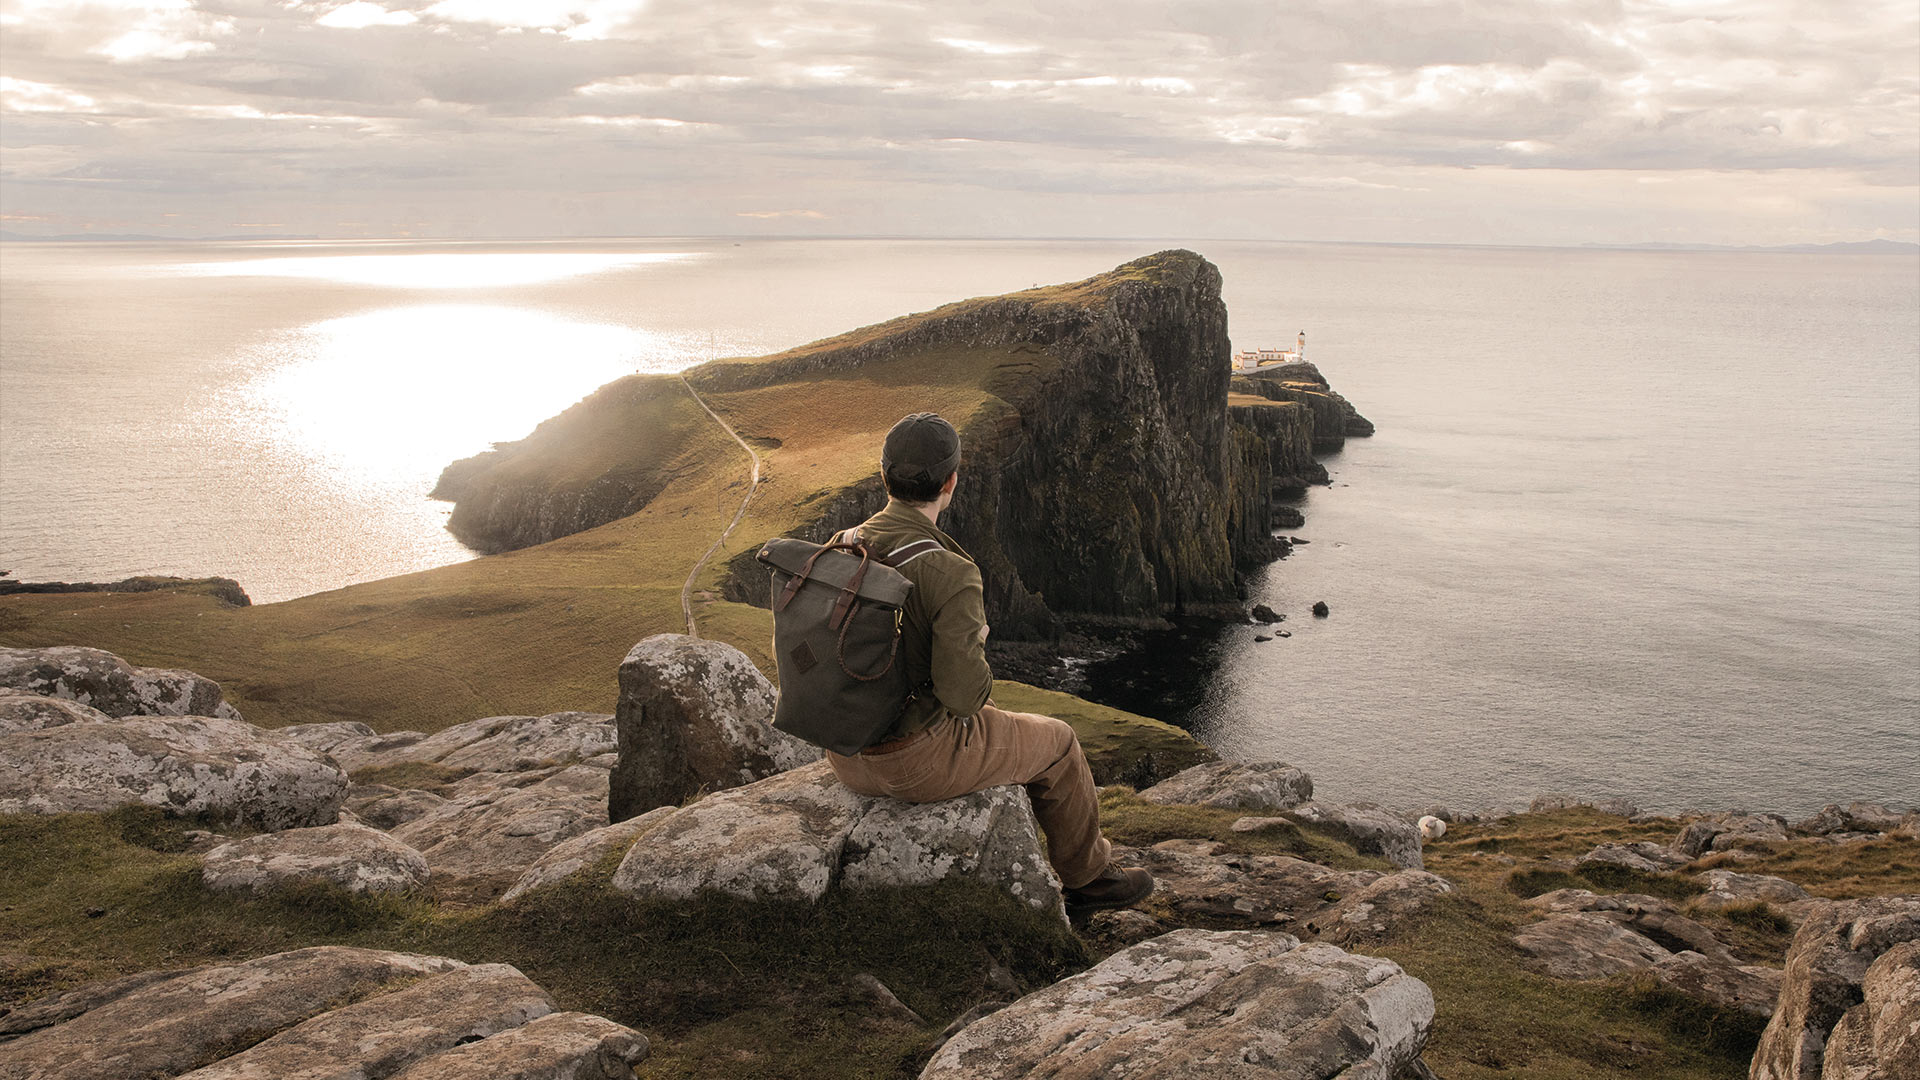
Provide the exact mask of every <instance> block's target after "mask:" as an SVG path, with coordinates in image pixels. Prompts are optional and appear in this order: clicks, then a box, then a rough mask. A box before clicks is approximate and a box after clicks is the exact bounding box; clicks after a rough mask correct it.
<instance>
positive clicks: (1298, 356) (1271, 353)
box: [1233, 330, 1307, 371]
mask: <svg viewBox="0 0 1920 1080" xmlns="http://www.w3.org/2000/svg"><path fill="white" fill-rule="evenodd" d="M1306 358H1307V332H1306V331H1305V330H1302V331H1300V337H1299V338H1298V339H1297V340H1296V342H1295V344H1294V347H1293V348H1291V349H1242V350H1241V351H1239V352H1237V353H1234V354H1233V370H1235V371H1254V370H1257V369H1259V368H1263V367H1266V366H1267V365H1268V364H1290V363H1293V362H1294V361H1296V360H1305V359H1306Z"/></svg>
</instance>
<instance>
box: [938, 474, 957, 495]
mask: <svg viewBox="0 0 1920 1080" xmlns="http://www.w3.org/2000/svg"><path fill="white" fill-rule="evenodd" d="M959 482H960V470H959V469H955V470H953V471H952V472H950V473H948V474H947V482H946V483H944V484H941V485H940V494H942V495H951V494H953V488H954V485H955V484H958V483H959Z"/></svg>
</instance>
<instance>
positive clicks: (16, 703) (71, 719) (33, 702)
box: [0, 687, 113, 735]
mask: <svg viewBox="0 0 1920 1080" xmlns="http://www.w3.org/2000/svg"><path fill="white" fill-rule="evenodd" d="M111 719H113V717H111V716H108V715H107V714H106V713H103V712H101V711H100V710H99V709H96V708H94V707H93V706H91V705H82V704H80V703H79V702H77V701H69V700H67V699H66V698H57V697H48V696H47V695H45V694H34V693H29V692H28V691H25V690H15V689H13V688H12V687H0V735H4V734H6V733H7V732H10V731H41V730H44V729H46V728H50V727H59V726H61V725H62V724H95V723H100V722H102V721H106V720H111Z"/></svg>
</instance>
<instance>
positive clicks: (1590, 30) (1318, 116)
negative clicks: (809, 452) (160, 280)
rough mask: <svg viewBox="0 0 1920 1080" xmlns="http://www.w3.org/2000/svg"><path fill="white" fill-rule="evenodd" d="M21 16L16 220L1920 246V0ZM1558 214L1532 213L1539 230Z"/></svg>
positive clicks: (611, 1) (142, 4) (368, 2)
mask: <svg viewBox="0 0 1920 1080" xmlns="http://www.w3.org/2000/svg"><path fill="white" fill-rule="evenodd" d="M0 20H4V22H5V32H6V34H7V38H8V48H7V50H6V53H5V55H4V56H0V73H3V74H4V78H5V80H6V81H5V82H0V112H3V113H4V115H5V118H6V123H5V125H4V129H0V142H4V146H5V148H6V153H7V159H8V160H7V170H8V171H7V173H6V175H7V177H8V186H9V190H8V206H9V209H10V210H11V209H14V208H16V206H17V207H18V208H20V209H21V210H23V211H32V212H41V211H46V212H57V213H70V214H81V213H84V212H85V209H86V208H87V207H92V206H98V207H99V208H100V211H99V212H100V213H101V214H103V215H104V214H106V213H108V212H109V211H111V212H112V213H114V214H117V215H132V216H135V217H137V216H138V215H139V213H140V209H139V205H138V200H139V198H140V197H142V196H141V193H143V192H144V193H148V194H149V195H151V196H152V197H154V198H156V199H157V198H158V197H159V195H160V194H161V193H164V194H165V195H166V197H167V198H168V199H169V200H172V202H169V203H168V205H167V210H168V212H177V211H178V210H179V207H177V206H175V205H173V202H182V201H184V202H185V203H187V204H191V205H193V206H198V207H200V208H201V209H200V210H194V211H191V212H190V214H189V217H191V216H192V214H197V213H202V212H204V213H205V214H207V215H214V214H216V212H218V213H225V211H224V210H223V209H222V208H223V207H225V206H228V205H231V204H232V203H233V202H234V201H235V200H251V202H250V203H249V206H250V210H249V213H250V214H251V215H252V218H253V219H254V220H261V221H282V220H289V221H290V222H291V227H294V228H296V229H301V230H302V231H324V229H325V228H327V227H330V226H331V224H332V223H335V222H339V221H355V222H358V221H372V222H376V223H377V222H379V221H386V220H399V219H403V218H404V220H406V221H407V222H408V223H409V224H410V226H411V223H413V222H418V221H423V220H430V219H433V218H434V214H435V213H436V208H438V207H446V208H449V209H448V210H447V214H448V217H447V218H446V219H445V220H444V222H443V223H442V224H440V225H438V226H433V227H439V228H446V229H462V228H472V229H477V230H480V231H483V232H489V233H494V234H499V233H508V232H519V231H523V230H526V229H533V228H536V225H535V222H536V221H544V222H548V223H553V222H560V223H567V222H578V223H579V224H578V227H579V228H580V229H582V230H583V231H587V232H592V233H595V234H606V233H609V232H615V231H620V230H622V229H636V228H653V229H659V230H661V231H668V232H684V231H686V230H687V229H689V228H693V227H696V226H697V227H702V228H711V229H725V228H730V227H734V226H736V225H738V224H739V223H740V222H741V221H742V220H765V221H770V222H773V221H778V222H782V223H784V224H785V225H789V226H792V227H795V228H799V227H802V226H804V225H805V224H806V223H807V222H809V221H816V220H823V219H825V218H831V219H832V220H833V221H834V223H835V228H836V229H847V230H852V231H861V230H868V229H872V230H877V231H914V230H915V229H916V228H922V227H924V228H929V229H936V230H937V229H945V228H961V227H964V223H965V222H967V221H968V220H970V219H971V220H977V221H979V222H982V223H987V224H990V225H991V227H992V229H993V230H994V231H998V232H1007V231H1021V230H1028V231H1035V232H1053V231H1055V230H1056V227H1057V225H1058V223H1060V222H1062V221H1065V220H1084V221H1089V222H1106V223H1108V224H1105V225H1102V226H1100V227H1102V228H1110V229H1114V230H1118V231H1120V232H1123V233H1125V234H1128V235H1137V234H1140V233H1143V232H1152V231H1155V228H1156V227H1155V226H1153V225H1151V224H1148V223H1147V222H1145V221H1139V220H1130V219H1129V215H1140V214H1146V215H1150V216H1151V220H1154V221H1161V222H1165V223H1167V226H1166V227H1171V226H1172V225H1174V224H1177V223H1198V222H1203V221H1206V220H1213V221H1216V222H1217V224H1216V225H1214V226H1212V228H1214V229H1217V230H1222V231H1227V232H1232V231H1235V230H1243V229H1253V230H1264V231H1265V232H1268V233H1274V234H1278V235H1292V234H1295V232H1297V230H1298V229H1300V228H1302V227H1304V225H1305V224H1311V226H1312V227H1314V228H1320V227H1325V228H1335V227H1338V225H1339V223H1340V222H1341V221H1343V220H1344V221H1354V222H1361V221H1366V222H1371V221H1373V220H1375V219H1379V220H1387V219H1389V218H1390V219H1391V220H1393V221H1395V222H1399V223H1404V222H1405V221H1407V220H1409V215H1413V218H1412V219H1413V220H1424V221H1427V222H1428V225H1426V226H1422V227H1425V228H1431V229H1434V230H1439V231H1445V230H1451V229H1453V228H1454V227H1455V221H1456V219H1457V218H1459V217H1460V216H1461V215H1462V213H1463V209H1462V207H1463V205H1464V204H1462V203H1461V202H1459V201H1458V200H1459V199H1462V198H1465V195H1464V194H1463V193H1466V192H1470V191H1473V190H1483V191H1485V192H1487V196H1486V197H1487V198H1489V199H1493V198H1499V199H1501V200H1503V202H1504V205H1517V204H1520V203H1525V202H1527V200H1526V199H1524V198H1521V197H1520V195H1519V194H1518V193H1519V192H1521V191H1528V192H1535V193H1540V194H1541V196H1542V198H1541V200H1540V202H1539V205H1541V206H1543V207H1546V206H1550V205H1551V200H1549V199H1546V198H1545V194H1546V193H1556V194H1565V193H1568V192H1571V191H1575V190H1579V191H1589V190H1599V189H1598V188H1597V187H1596V185H1599V184H1600V183H1601V182H1602V180H1603V179H1605V178H1609V177H1617V176H1620V175H1632V176H1636V177H1637V176H1643V175H1645V176H1655V177H1658V176H1661V175H1682V174H1684V175H1686V176H1688V177H1690V178H1691V179H1690V180H1689V181H1688V183H1686V184H1684V185H1680V184H1675V185H1641V184H1632V185H1630V186H1631V188H1632V190H1634V191H1636V192H1637V193H1638V194H1639V195H1640V196H1641V200H1642V205H1643V206H1652V205H1653V204H1655V203H1660V205H1669V204H1668V203H1665V202H1661V200H1668V199H1670V198H1677V197H1678V195H1677V193H1678V192H1679V191H1681V190H1682V189H1684V190H1686V191H1688V192H1692V193H1696V194H1697V192H1699V191H1700V190H1703V189H1704V188H1705V187H1710V186H1712V184H1714V183H1718V184H1719V185H1720V187H1721V190H1722V193H1723V198H1722V200H1721V208H1720V209H1717V210H1716V209H1714V208H1713V200H1712V199H1701V198H1696V197H1694V196H1693V195H1690V196H1689V199H1690V200H1691V201H1689V203H1688V207H1689V212H1696V213H1699V212H1705V213H1709V214H1710V215H1713V219H1714V220H1715V221H1717V222H1719V224H1718V225H1716V226H1715V227H1716V228H1720V229H1723V230H1726V231H1729V232H1738V231H1739V229H1740V228H1741V227H1742V225H1741V222H1742V221H1746V220H1749V219H1751V220H1752V221H1755V222H1758V223H1760V225H1757V226H1756V227H1761V226H1764V227H1766V228H1777V227H1778V220H1779V219H1778V216H1777V215H1776V214H1775V213H1774V211H1773V210H1771V209H1767V210H1765V212H1764V213H1763V212H1761V210H1758V209H1748V210H1742V209H1741V207H1749V208H1753V207H1777V206H1778V205H1782V203H1781V200H1782V199H1785V198H1788V196H1786V195H1784V194H1782V193H1781V192H1780V191H1778V190H1775V188H1773V187H1772V186H1771V181H1769V180H1765V179H1764V178H1765V177H1767V176H1770V175H1771V174H1774V173H1777V172H1781V171H1797V172H1802V173H1805V174H1806V176H1805V177H1803V178H1802V180H1803V181H1804V182H1801V181H1796V182H1795V183H1794V184H1791V185H1788V186H1789V187H1790V188H1791V190H1792V195H1791V200H1792V201H1793V202H1794V203H1795V205H1799V206H1803V207H1804V206H1808V205H1814V206H1816V207H1817V206H1818V205H1820V200H1821V198H1822V196H1821V195H1820V194H1819V193H1820V191H1821V190H1822V189H1823V188H1824V189H1825V190H1827V191H1830V192H1833V193H1835V194H1833V195H1832V196H1831V198H1832V200H1833V205H1834V206H1835V207H1836V209H1835V210H1833V212H1832V216H1831V220H1832V221H1834V222H1836V224H1834V225H1833V226H1832V227H1833V228H1836V229H1838V228H1841V227H1842V224H1839V223H1842V222H1855V221H1866V220H1872V219H1873V218H1872V215H1874V214H1879V215H1880V218H1879V219H1878V220H1879V224H1878V225H1876V226H1875V227H1876V228H1884V229H1890V230H1894V231H1896V232H1902V234H1903V235H1904V234H1905V233H1906V232H1920V220H1916V218H1920V212H1917V211H1915V210H1913V209H1911V208H1909V204H1914V203H1920V198H1916V195H1915V191H1914V188H1915V185H1916V183H1917V182H1920V181H1917V178H1916V175H1915V174H1916V172H1920V12H1916V11H1915V10H1913V8H1912V4H1911V2H1910V0H1905V2H1900V3H1895V2H1881V0H1860V2H1859V3H1856V4H1853V5H1849V6H1848V7H1847V8H1846V9H1845V10H1841V9H1830V8H1827V7H1824V6H1820V5H1817V4H1814V3H1812V2H1811V0H1687V2H1685V3H1680V2H1677V0H1676V2H1661V0H1555V2H1553V3H1542V2H1533V0H1458V2H1455V3H1450V4H1446V5H1435V4H1432V3H1430V2H1426V0H1301V2H1299V3H1292V4H1287V5H1274V4H1271V3H1268V2H1260V0H1191V2H1189V3H1185V4H1180V5H1168V4H1165V3H1162V2H1159V0H1108V2H1106V3H1105V4H1103V5H1102V7H1101V8H1100V11H1099V15H1098V17H1097V18H1090V17H1088V15H1087V12H1086V11H1085V10H1084V9H1068V8H1065V7H1058V6H1042V7H1040V8H1035V7H1033V6H1031V5H1028V4H1024V3H1015V2H1012V0H980V2H978V3H975V4H972V5H968V6H966V7H963V8H956V7H952V6H949V5H934V4H932V3H925V2H915V0H857V2H844V0H736V2H732V3H729V4H726V5H716V4H712V3H710V2H701V0H649V2H640V0H378V2H375V0H353V2H349V3H340V2H339V0H199V2H198V3H195V2H192V0H139V2H136V0H0ZM347 31H353V32H347ZM23 155H24V156H23ZM16 161H25V162H28V163H29V165H28V166H27V167H24V169H21V168H16V166H15V162H16ZM1450 171H1451V172H1450ZM1580 173H1591V174H1593V175H1592V176H1590V177H1586V178H1582V177H1580V176H1577V175H1575V174H1580ZM1496 176H1498V177H1499V178H1500V179H1498V180H1496V179H1495V177H1496ZM1713 177H1719V179H1718V180H1717V181H1716V180H1712V179H1710V178H1713ZM1703 178H1708V179H1703ZM1608 182H1617V181H1615V180H1609V181H1608ZM1529 185H1530V186H1529ZM1759 188H1766V189H1767V190H1769V191H1770V192H1773V194H1772V195H1770V197H1769V199H1768V200H1760V201H1758V202H1755V201H1751V200H1748V199H1747V198H1746V197H1745V193H1746V192H1748V191H1751V190H1754V189H1759ZM109 190H110V191H112V192H115V193H118V194H115V195H114V196H113V197H112V198H111V199H109V198H108V197H107V196H106V195H103V194H102V193H103V192H106V191H109ZM1669 191H1671V192H1674V193H1676V194H1674V195H1671V196H1670V195H1669V194H1668V192H1669ZM1843 192H1844V193H1845V194H1844V196H1843V195H1842V194H1840V193H1843ZM636 196H638V197H636ZM1263 196H1264V197H1265V202H1264V203H1263V202H1261V198H1262V197H1263ZM1183 198H1185V199H1187V200H1190V201H1189V202H1185V203H1183V202H1181V201H1180V200H1181V199H1183ZM1243 198H1244V199H1245V200H1247V202H1246V204H1245V205H1244V206H1242V205H1239V204H1237V203H1236V202H1235V200H1240V199H1243ZM1075 199H1077V200H1079V202H1078V203H1076V204H1075V205H1073V206H1072V207H1070V208H1067V209H1064V210H1063V206H1062V204H1063V201H1071V200H1075ZM1903 199H1905V200H1906V202H1904V203H1903V202H1902V200H1903ZM21 200H28V201H27V202H23V201H21ZM115 200H119V201H115ZM1450 200H1451V201H1450ZM1230 204H1232V205H1230ZM155 205H156V206H157V205H158V203H156V204H155ZM390 205H391V206H395V207H400V208H401V209H394V210H392V211H391V212H389V211H388V210H386V209H384V208H385V207H388V206H390ZM1529 205H1531V204H1529ZM456 206H458V207H461V208H462V209H461V210H460V211H459V215H462V216H457V217H456V215H455V213H454V211H453V210H452V209H451V208H453V207H456ZM770 206H771V207H783V206H804V207H810V208H813V209H812V210H811V211H810V212H812V213H817V214H820V215H822V217H821V218H810V217H805V216H799V214H798V212H793V211H783V210H768V209H765V208H767V207H770ZM1702 206H1704V207H1707V210H1706V211H1701V210H1700V208H1701V207H1702ZM1875 207H1878V209H1875ZM1307 208H1312V209H1313V212H1314V214H1315V215H1322V216H1323V217H1325V219H1326V220H1325V221H1324V222H1323V221H1322V219H1321V218H1320V217H1315V218H1312V219H1311V220H1310V219H1309V218H1308V217H1307V216H1306V214H1305V211H1306V209H1307ZM1423 208H1424V209H1423ZM402 210H404V212H402ZM1610 212H1612V213H1614V214H1615V220H1616V221H1617V222H1619V227H1620V228H1622V229H1630V228H1631V227H1632V221H1633V218H1632V213H1633V212H1634V209H1633V207H1630V206H1626V205H1622V206H1620V207H1619V208H1618V209H1617V210H1615V211H1610ZM1812 212H1813V213H1814V214H1815V215H1816V217H1818V216H1820V215H1823V214H1826V213H1827V212H1826V211H1823V210H1819V209H1816V210H1814V211H1812ZM1465 213H1466V214H1467V216H1468V217H1469V218H1471V217H1472V216H1473V214H1472V212H1471V211H1470V210H1469V211H1465ZM761 214H767V215H775V214H783V215H787V216H785V217H768V218H756V217H755V216H754V215H761ZM1542 214H1543V216H1542V217H1541V218H1540V219H1539V221H1537V222H1536V223H1535V224H1534V225H1532V226H1530V228H1531V229H1532V230H1533V231H1532V232H1531V233H1530V234H1529V235H1538V236H1552V235H1556V234H1557V230H1560V229H1561V226H1559V225H1556V224H1555V222H1554V220H1553V219H1552V216H1551V214H1550V213H1547V212H1546V211H1544V210H1543V211H1542ZM302 215H310V216H311V218H312V220H311V222H310V223H308V224H306V225H304V226H302V225H300V224H299V221H300V220H306V219H305V218H303V217H302ZM595 215H600V216H599V217H595ZM1483 216H1485V217H1487V218H1488V219H1489V220H1492V219H1495V218H1498V219H1499V220H1501V221H1503V222H1511V221H1512V220H1513V219H1512V218H1511V216H1510V215H1503V214H1494V213H1492V211H1491V208H1489V212H1488V213H1487V214H1485V215H1483ZM230 217H231V215H227V217H225V218H222V220H227V219H228V218H230ZM916 222H919V223H921V224H919V225H916V224H915V223H916ZM987 224H983V226H982V227H983V228H984V227H987ZM370 227H375V226H370ZM549 227H550V226H549ZM1089 227H1092V226H1089ZM1369 227H1371V226H1369ZM1503 227H1508V226H1505V225H1503ZM1846 227H1853V226H1852V225H1847V226H1846ZM1627 238H1631V237H1630V236H1629V237H1627Z"/></svg>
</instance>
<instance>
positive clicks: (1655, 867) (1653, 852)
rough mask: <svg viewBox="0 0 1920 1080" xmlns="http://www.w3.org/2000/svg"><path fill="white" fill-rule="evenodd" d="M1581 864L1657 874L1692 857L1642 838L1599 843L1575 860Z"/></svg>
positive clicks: (1682, 864)
mask: <svg viewBox="0 0 1920 1080" xmlns="http://www.w3.org/2000/svg"><path fill="white" fill-rule="evenodd" d="M1575 861H1576V862H1577V863H1579V864H1580V865H1582V866H1585V865H1588V864H1590V863H1608V864H1611V865H1614V866H1624V867H1626V868H1627V869H1629V870H1637V871H1639V872H1640V873H1643V874H1657V873H1660V872H1662V871H1666V870H1677V869H1679V868H1680V867H1683V866H1685V865H1687V864H1688V863H1690V862H1692V861H1693V859H1692V858H1691V857H1689V856H1687V855H1683V854H1681V853H1680V852H1678V851H1675V850H1674V849H1673V848H1672V847H1671V846H1669V845H1666V844H1656V843H1654V842H1653V841H1651V840H1642V841H1640V842H1639V843H1637V844H1601V845H1600V846H1599V847H1596V848H1594V849H1593V850H1592V851H1589V852H1587V853H1586V854H1585V855H1582V856H1580V858H1579V859H1577V860H1575Z"/></svg>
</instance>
